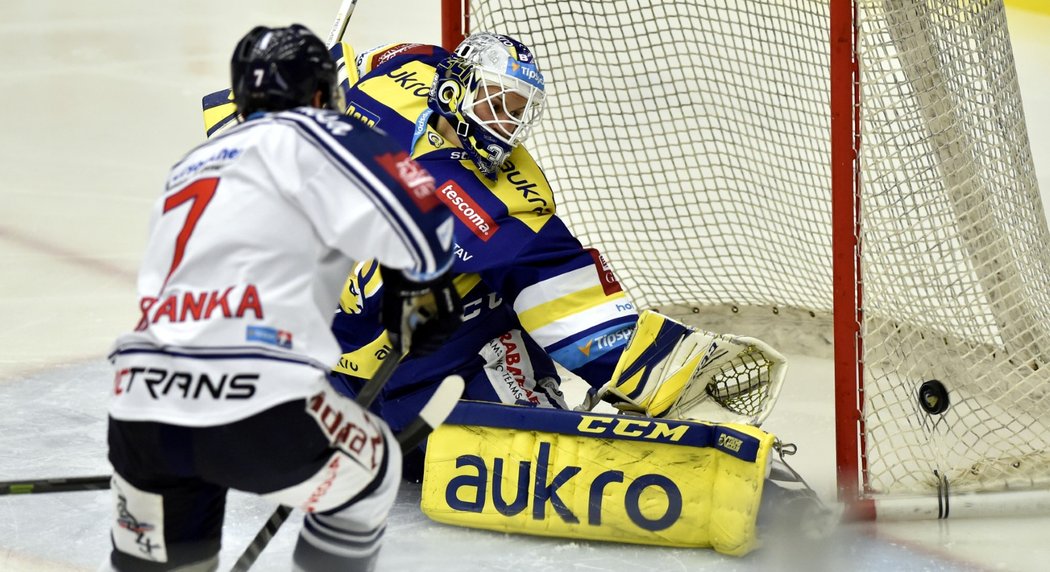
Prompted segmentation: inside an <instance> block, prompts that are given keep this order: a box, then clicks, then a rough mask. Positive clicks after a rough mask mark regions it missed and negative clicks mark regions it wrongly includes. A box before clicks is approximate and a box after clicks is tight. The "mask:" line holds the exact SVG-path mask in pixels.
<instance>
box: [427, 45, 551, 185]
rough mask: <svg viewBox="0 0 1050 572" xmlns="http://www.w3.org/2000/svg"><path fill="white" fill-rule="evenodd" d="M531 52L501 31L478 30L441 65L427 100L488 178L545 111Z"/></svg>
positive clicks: (542, 92) (494, 174) (525, 136)
mask: <svg viewBox="0 0 1050 572" xmlns="http://www.w3.org/2000/svg"><path fill="white" fill-rule="evenodd" d="M535 60H536V59H535V57H534V56H533V55H532V52H531V51H530V50H529V48H527V47H526V46H525V45H524V44H522V43H521V42H519V41H517V40H515V39H513V38H510V37H508V36H504V35H501V34H489V33H481V34H474V35H472V36H470V37H468V38H467V39H465V40H463V43H461V44H460V45H459V47H457V48H456V51H455V52H454V53H453V54H452V55H451V56H449V57H448V58H447V59H446V60H445V61H443V62H441V63H440V64H438V66H437V75H436V76H435V77H434V84H433V85H432V86H431V88H430V97H429V98H428V104H429V106H430V108H431V109H433V110H434V111H435V112H437V113H438V114H439V115H441V116H442V117H444V118H445V119H446V120H448V122H449V123H451V124H452V127H453V128H454V129H455V130H456V135H458V136H459V140H460V143H461V144H462V145H463V148H464V149H465V150H466V151H467V154H468V155H469V156H470V158H471V159H472V160H473V161H474V164H476V165H477V166H478V169H479V170H480V171H481V172H482V173H484V174H485V175H486V176H488V177H489V178H492V179H495V178H496V171H497V170H498V169H499V166H500V165H501V164H502V163H503V161H504V160H505V159H506V158H507V157H508V156H509V155H510V152H511V151H512V150H513V149H514V147H516V146H517V145H518V144H519V143H521V142H522V141H524V140H525V139H526V138H527V137H528V136H529V133H530V132H531V130H532V127H533V126H534V125H535V124H536V123H537V122H538V121H539V119H540V116H541V114H542V113H543V100H544V98H545V96H546V95H545V93H544V87H543V74H541V73H540V70H539V68H538V67H537V66H536V61H535Z"/></svg>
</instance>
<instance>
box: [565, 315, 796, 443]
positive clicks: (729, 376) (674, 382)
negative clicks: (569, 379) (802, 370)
mask: <svg viewBox="0 0 1050 572" xmlns="http://www.w3.org/2000/svg"><path fill="white" fill-rule="evenodd" d="M786 372H787V360H786V359H785V358H784V356H783V355H781V354H780V353H779V352H777V351H776V350H774V349H773V348H772V347H770V346H769V345H768V344H766V343H764V342H762V341H761V340H758V339H755V338H748V337H741V336H734V335H731V334H715V333H712V332H706V331H703V330H695V329H693V328H690V327H688V326H686V325H684V324H681V323H679V322H676V321H675V320H672V319H671V318H668V317H667V316H664V315H662V314H659V313H657V312H653V311H651V310H645V311H643V312H642V313H641V315H640V316H639V318H638V325H637V327H636V329H635V333H634V335H633V336H632V337H631V341H630V343H629V344H628V345H627V347H626V348H625V349H624V351H623V354H622V356H621V357H620V361H619V363H617V365H616V369H615V371H614V372H613V375H612V378H611V379H610V381H609V382H608V383H606V384H605V385H604V386H603V387H601V388H600V389H598V390H597V391H593V392H592V393H590V394H588V396H587V399H586V401H585V402H584V404H583V405H582V406H581V407H580V408H578V409H582V410H586V411H590V410H591V409H593V408H594V406H595V405H597V404H598V402H599V401H606V402H608V403H611V404H612V405H613V406H614V407H616V408H617V409H619V410H620V411H623V412H627V413H638V414H642V415H645V416H648V417H663V418H670V419H700V420H704V421H713V422H720V423H746V424H749V425H755V426H759V425H761V424H762V422H763V421H764V420H765V419H766V417H767V416H769V413H770V412H771V411H772V410H773V406H774V405H775V404H776V400H777V397H778V396H779V395H780V388H781V385H782V384H783V382H784V375H785V373H786Z"/></svg>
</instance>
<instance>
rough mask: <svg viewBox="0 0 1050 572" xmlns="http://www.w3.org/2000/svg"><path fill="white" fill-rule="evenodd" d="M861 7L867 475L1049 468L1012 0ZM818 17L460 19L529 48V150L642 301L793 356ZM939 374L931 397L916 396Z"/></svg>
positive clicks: (814, 9)
mask: <svg viewBox="0 0 1050 572" xmlns="http://www.w3.org/2000/svg"><path fill="white" fill-rule="evenodd" d="M858 12H859V18H858V26H859V28H858V29H859V57H860V67H861V82H862V88H861V93H862V100H861V117H862V132H861V139H862V141H863V144H862V147H861V156H860V158H861V159H860V164H861V177H860V179H861V189H862V190H861V193H862V199H861V202H862V204H861V212H862V217H861V229H862V230H861V236H860V244H861V252H862V263H861V268H862V276H863V303H862V310H863V312H864V317H865V320H864V323H863V326H862V331H863V338H864V347H865V354H864V357H863V361H864V371H865V380H864V383H865V386H866V388H867V391H866V396H865V401H864V404H865V406H864V407H865V411H864V418H865V422H866V427H867V435H866V437H867V439H866V442H867V459H866V460H867V464H868V469H869V475H868V476H869V479H870V481H869V482H870V489H871V491H872V492H875V493H897V492H929V491H931V490H933V491H935V490H936V478H935V477H934V471H937V472H938V473H939V474H942V475H947V476H948V477H949V479H950V481H951V483H952V486H953V487H954V488H955V489H956V490H1000V489H1004V488H1027V487H1031V486H1033V484H1037V483H1041V484H1045V483H1048V482H1050V403H1048V402H1047V396H1046V394H1047V392H1046V389H1047V388H1048V387H1050V385H1048V383H1050V380H1048V379H1047V376H1048V375H1050V367H1047V366H1048V365H1050V363H1048V359H1047V356H1046V348H1050V336H1048V332H1047V327H1046V324H1047V320H1048V318H1050V316H1048V313H1050V280H1048V277H1050V261H1048V257H1047V250H1046V249H1047V245H1048V244H1050V243H1048V241H1047V237H1048V234H1047V228H1046V222H1045V218H1044V215H1043V211H1042V205H1041V202H1040V199H1039V195H1038V189H1037V185H1036V182H1035V177H1034V173H1033V167H1032V160H1031V154H1030V152H1029V149H1028V138H1027V134H1026V131H1025V126H1024V116H1023V112H1022V108H1021V101H1020V95H1019V90H1018V87H1017V81H1016V77H1015V71H1014V66H1013V59H1012V54H1011V49H1010V42H1009V36H1008V33H1007V27H1006V20H1005V13H1004V9H1003V6H1002V2H1001V0H880V1H874V0H860V1H859V2H858ZM828 18H829V16H828V5H827V0H824V1H809V0H794V1H788V2H785V1H783V0H689V1H666V2H664V1H654V2H646V3H642V4H639V3H636V2H626V1H604V2H602V1H582V0H560V1H538V0H514V1H513V2H504V1H483V0H472V2H471V21H470V26H471V29H472V30H475V31H479V30H488V31H495V32H500V33H506V34H510V35H512V36H515V37H517V38H518V39H520V40H522V41H524V42H525V43H526V44H528V45H530V46H531V47H532V48H533V49H534V51H535V52H536V54H537V56H538V58H539V63H540V66H541V69H543V70H544V73H545V75H546V77H547V85H548V91H549V97H550V99H549V100H548V101H549V104H550V105H549V108H548V110H547V112H546V113H547V114H546V116H545V118H544V121H543V124H542V125H541V127H540V129H539V132H538V133H537V134H536V136H535V138H534V139H533V140H532V141H530V142H528V143H527V144H526V146H528V147H529V148H530V149H532V150H533V151H534V152H535V154H536V155H537V156H538V158H539V161H540V164H541V165H543V167H544V169H545V172H546V174H547V175H548V177H549V178H550V179H551V181H552V184H553V185H554V187H555V192H556V196H557V197H558V199H559V207H558V208H559V212H560V214H561V215H562V216H563V217H564V218H565V219H566V220H567V222H568V224H569V225H570V227H571V228H573V229H574V230H575V231H576V232H577V234H578V235H579V236H580V237H581V239H582V240H583V241H584V242H585V243H588V244H590V245H595V246H597V247H599V248H600V249H601V250H602V251H604V252H605V253H606V254H607V255H608V258H609V259H610V260H611V261H612V263H613V264H614V266H615V268H616V269H617V273H618V275H619V277H620V278H621V279H622V281H623V282H624V284H625V286H626V287H627V289H628V291H629V292H630V294H631V296H632V297H633V298H634V300H635V302H636V303H638V305H639V306H640V307H643V308H644V307H650V308H662V309H665V310H667V309H669V308H671V307H672V306H673V307H675V308H678V309H681V308H686V309H692V311H694V312H697V313H696V316H695V318H696V319H695V320H693V322H694V323H698V325H702V326H704V327H706V328H707V329H711V330H715V331H730V332H734V333H740V334H747V335H755V336H757V337H760V338H762V339H764V340H766V341H768V342H770V343H772V344H773V345H774V346H777V347H780V348H781V349H782V350H787V351H791V350H792V348H791V347H783V345H787V344H788V341H790V340H799V339H804V338H805V336H803V335H802V334H810V333H813V334H816V335H815V339H817V340H821V342H820V343H823V344H824V345H826V344H827V342H826V340H827V339H828V338H827V331H826V328H827V326H828V324H829V321H828V320H827V316H828V315H829V314H830V313H831V311H832V307H833V293H832V283H831V277H832V256H831V252H832V251H831V222H830V221H831V190H830V188H829V187H830V142H829V141H830V140H829V130H830V112H829V42H828V37H829V32H828V30H829V21H828ZM726 308H728V309H730V310H729V311H723V310H724V309H726ZM720 316H729V318H728V319H724V320H721V321H716V319H719V317H720ZM756 316H757V317H758V318H757V322H755V320H753V318H755V317H756ZM744 318H747V319H744ZM748 320H750V323H745V322H748ZM756 324H757V325H756ZM811 347H812V346H811ZM932 378H935V379H939V380H941V381H942V382H943V383H944V384H945V386H947V388H948V390H949V392H950V397H951V401H952V406H951V407H950V408H949V410H948V411H947V412H945V413H944V414H943V415H940V416H931V415H928V414H926V413H924V412H923V411H922V410H921V409H920V408H919V405H918V401H917V399H916V391H917V388H918V386H919V385H920V384H921V383H922V382H923V381H925V380H927V379H932ZM804 382H805V380H791V379H790V373H789V379H788V381H787V383H804Z"/></svg>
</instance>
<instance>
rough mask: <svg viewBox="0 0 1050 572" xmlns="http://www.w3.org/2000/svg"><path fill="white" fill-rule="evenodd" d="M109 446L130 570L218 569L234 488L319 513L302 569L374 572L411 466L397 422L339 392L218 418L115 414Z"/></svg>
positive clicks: (118, 534) (307, 525)
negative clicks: (210, 422) (392, 425)
mask: <svg viewBox="0 0 1050 572" xmlns="http://www.w3.org/2000/svg"><path fill="white" fill-rule="evenodd" d="M313 411H316V413H312V412H313ZM109 448H110V449H109V450H110V452H109V458H110V462H111V463H112V464H113V468H114V476H113V486H112V495H113V503H114V509H115V510H114V514H113V519H114V520H113V522H112V525H111V526H112V535H111V538H112V542H113V550H112V552H111V557H110V563H111V565H112V567H113V568H115V569H116V570H120V571H139V570H142V571H155V570H175V569H179V568H180V567H185V568H182V569H184V570H194V571H197V570H214V569H215V567H216V566H217V565H218V552H219V545H220V535H221V531H222V523H223V512H224V508H225V503H226V493H227V491H228V490H229V489H237V490H241V491H247V492H253V493H258V494H260V495H262V496H263V497H264V498H266V499H268V500H271V501H274V502H278V503H280V504H285V505H289V506H293V507H296V508H299V509H302V510H303V511H304V512H306V513H307V514H306V518H305V521H304V524H303V528H302V531H301V533H300V535H299V540H298V544H297V545H296V547H295V553H294V560H295V566H296V569H297V570H304V571H315V570H316V571H325V570H353V571H358V570H362V571H363V570H370V569H371V568H372V567H373V566H374V564H375V560H376V558H377V555H378V554H377V553H378V550H379V545H380V541H381V538H382V536H383V531H384V529H385V527H386V517H387V514H388V513H389V511H390V508H391V506H392V505H393V503H394V499H395V497H396V495H397V488H398V484H399V479H398V476H400V474H401V454H400V449H399V448H398V445H397V441H396V440H395V439H394V438H393V436H392V433H391V432H390V429H389V428H388V427H387V425H386V423H384V422H383V421H382V420H381V419H379V418H377V417H375V416H374V415H372V414H367V413H365V412H364V411H363V410H362V409H361V408H360V407H359V406H358V405H357V404H356V403H354V402H353V401H351V400H349V399H346V398H345V397H343V396H340V395H337V394H336V393H335V392H334V391H332V390H330V389H329V390H327V391H325V392H323V393H321V394H318V395H316V396H314V397H312V398H310V399H307V400H296V401H291V402H287V403H284V404H281V405H278V406H275V407H272V408H270V409H268V410H266V411H263V412H261V413H259V414H256V415H254V416H251V417H248V418H246V419H243V420H241V421H237V422H234V423H230V424H226V425H220V426H213V427H184V426H177V425H169V424H164V423H155V422H143V421H121V420H116V419H113V418H110V421H109Z"/></svg>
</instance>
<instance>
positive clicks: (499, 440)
mask: <svg viewBox="0 0 1050 572" xmlns="http://www.w3.org/2000/svg"><path fill="white" fill-rule="evenodd" d="M773 440H774V437H773V435H771V434H769V433H766V432H764V431H762V430H760V429H757V428H755V427H752V426H749V425H737V424H725V425H717V424H709V423H701V422H693V421H679V420H669V419H654V418H649V417H633V416H623V415H606V414H598V413H587V412H576V411H563V410H550V409H536V408H530V407H518V406H512V405H499V404H489V403H477V402H467V401H465V402H461V403H460V404H459V405H458V406H457V407H456V409H455V410H454V411H453V413H452V415H451V416H450V417H449V420H448V421H446V422H445V424H444V425H442V426H441V427H439V428H438V429H437V430H436V431H435V432H434V433H433V434H432V435H431V436H430V439H429V441H428V444H427V454H426V465H425V470H424V476H423V489H422V503H421V505H422V510H423V513H424V514H426V515H427V516H428V517H430V518H431V519H433V520H435V521H438V522H443V523H446V524H452V525H457V526H465V527H471V528H482V529H488V530H496V531H500V532H514V533H525V534H535V535H540V536H556V537H565V538H579V539H586V540H603V541H611V542H626V543H635V544H653V545H661V546H677V547H697V548H714V549H715V550H717V551H718V552H721V553H723V554H729V555H733V556H742V555H744V554H747V553H748V552H750V551H751V550H753V549H754V548H755V547H756V546H757V544H758V541H757V538H756V533H755V523H756V519H757V517H758V509H759V501H760V500H761V496H762V487H763V483H764V479H765V476H766V467H767V464H768V461H769V454H770V450H771V448H772V445H773Z"/></svg>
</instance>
